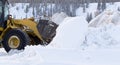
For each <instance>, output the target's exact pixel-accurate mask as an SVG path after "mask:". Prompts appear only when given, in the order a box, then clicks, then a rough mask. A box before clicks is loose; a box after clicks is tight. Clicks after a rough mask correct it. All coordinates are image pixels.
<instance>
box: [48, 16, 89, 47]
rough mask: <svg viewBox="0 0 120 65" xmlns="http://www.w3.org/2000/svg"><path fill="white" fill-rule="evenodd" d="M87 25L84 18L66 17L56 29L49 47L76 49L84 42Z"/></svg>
mask: <svg viewBox="0 0 120 65" xmlns="http://www.w3.org/2000/svg"><path fill="white" fill-rule="evenodd" d="M87 30H88V23H87V21H86V20H85V18H84V17H68V18H66V19H65V20H64V21H63V22H62V23H61V24H60V25H59V27H58V28H57V34H56V36H55V38H54V39H53V41H52V42H51V43H50V45H52V46H55V47H59V48H71V49H73V48H77V47H78V46H80V44H82V43H83V41H84V40H85V35H86V33H87Z"/></svg>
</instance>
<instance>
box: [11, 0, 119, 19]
mask: <svg viewBox="0 0 120 65" xmlns="http://www.w3.org/2000/svg"><path fill="white" fill-rule="evenodd" d="M116 1H119V0H9V2H10V3H11V4H13V5H14V3H30V5H29V6H27V7H26V10H25V12H26V13H27V12H28V11H29V8H32V9H33V16H34V17H37V16H43V15H44V16H49V17H51V16H52V15H53V14H54V13H58V12H65V13H66V14H67V15H69V16H76V9H77V8H79V7H83V13H85V12H86V8H88V7H89V3H91V2H96V3H98V6H97V10H99V11H100V12H102V11H103V10H104V9H105V8H106V3H107V2H110V3H114V2H116ZM23 6H24V5H23ZM36 14H37V15H36Z"/></svg>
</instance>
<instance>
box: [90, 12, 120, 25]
mask: <svg viewBox="0 0 120 65" xmlns="http://www.w3.org/2000/svg"><path fill="white" fill-rule="evenodd" d="M109 23H113V24H115V25H117V24H120V12H118V11H111V10H106V11H104V12H103V13H101V14H100V15H98V16H97V17H96V18H94V19H93V20H92V21H91V22H90V23H89V27H99V26H105V25H106V24H109Z"/></svg>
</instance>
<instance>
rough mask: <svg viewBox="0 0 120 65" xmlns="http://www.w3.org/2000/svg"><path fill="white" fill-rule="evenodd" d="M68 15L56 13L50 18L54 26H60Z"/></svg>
mask: <svg viewBox="0 0 120 65" xmlns="http://www.w3.org/2000/svg"><path fill="white" fill-rule="evenodd" d="M66 17H68V15H67V14H66V13H64V12H61V13H56V14H54V15H53V16H52V21H53V22H55V23H56V24H60V23H61V22H62V21H63V20H64V19H65V18H66Z"/></svg>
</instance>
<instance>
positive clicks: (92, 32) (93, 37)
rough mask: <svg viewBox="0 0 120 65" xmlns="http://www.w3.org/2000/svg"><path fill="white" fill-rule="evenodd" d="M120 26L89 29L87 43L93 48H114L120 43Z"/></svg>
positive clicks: (109, 25)
mask: <svg viewBox="0 0 120 65" xmlns="http://www.w3.org/2000/svg"><path fill="white" fill-rule="evenodd" d="M119 33H120V26H119V25H117V26H115V25H114V24H108V25H105V26H103V27H98V28H89V32H88V35H87V36H86V43H87V45H90V46H91V47H94V46H96V47H112V46H113V47H114V46H115V45H118V43H120V36H118V35H119Z"/></svg>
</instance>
